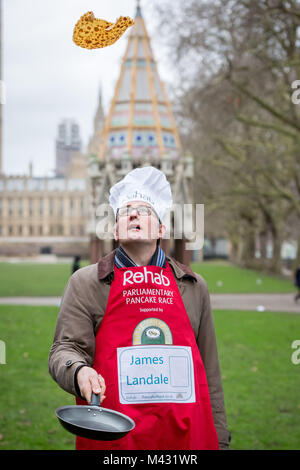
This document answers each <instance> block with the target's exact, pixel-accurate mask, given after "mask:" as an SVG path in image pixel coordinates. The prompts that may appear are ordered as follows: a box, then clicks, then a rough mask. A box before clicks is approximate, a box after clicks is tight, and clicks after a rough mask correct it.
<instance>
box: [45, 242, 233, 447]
mask: <svg viewBox="0 0 300 470" xmlns="http://www.w3.org/2000/svg"><path fill="white" fill-rule="evenodd" d="M114 253H115V252H114V251H113V252H111V253H109V254H108V255H107V256H105V257H104V258H102V259H100V261H99V262H98V263H97V264H93V265H89V266H86V267H84V268H81V269H79V270H78V271H76V272H75V273H74V274H73V275H72V276H71V277H70V279H69V281H68V284H67V286H66V289H65V291H64V294H63V297H62V301H61V306H60V311H59V315H58V319H57V325H56V330H55V336H54V342H53V345H52V347H51V351H50V355H49V372H50V374H51V376H52V377H53V379H54V380H55V381H56V382H57V383H58V384H59V385H60V387H62V388H63V389H64V390H66V391H67V392H69V393H72V394H73V395H77V392H76V389H75V383H74V375H75V371H76V369H77V367H78V366H79V365H80V364H86V365H88V366H92V365H93V362H94V354H95V335H96V332H97V330H98V328H99V325H100V322H101V320H102V318H103V315H104V312H105V308H106V304H107V300H108V294H109V290H110V285H111V282H112V279H113V269H114ZM167 260H168V262H169V264H170V266H171V268H172V271H173V274H174V276H175V280H176V282H177V285H178V288H179V291H180V294H181V297H182V300H183V303H184V305H185V308H186V311H187V314H188V316H189V319H190V322H191V325H192V328H193V331H194V333H195V338H196V341H197V344H198V347H199V351H200V354H201V357H202V361H203V363H204V367H205V371H206V377H207V382H208V387H209V393H210V400H211V406H212V413H213V418H214V424H215V428H216V431H217V434H218V439H219V446H220V448H222V449H226V448H227V447H228V446H229V442H230V432H229V431H228V429H227V423H226V414H225V405H224V397H223V389H222V381H221V373H220V368H219V360H218V352H217V344H216V337H215V330H214V324H213V317H212V312H211V307H210V298H209V293H208V290H207V285H206V282H205V281H204V279H203V278H202V277H201V276H200V275H199V274H196V273H194V272H193V271H191V269H190V268H189V267H188V266H185V265H182V264H181V263H179V262H178V261H175V260H174V259H172V258H169V257H168V256H167ZM104 379H105V377H104Z"/></svg>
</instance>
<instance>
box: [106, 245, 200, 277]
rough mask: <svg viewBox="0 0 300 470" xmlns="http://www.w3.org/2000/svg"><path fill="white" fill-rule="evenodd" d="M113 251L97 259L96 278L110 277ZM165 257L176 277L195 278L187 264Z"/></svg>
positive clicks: (113, 256)
mask: <svg viewBox="0 0 300 470" xmlns="http://www.w3.org/2000/svg"><path fill="white" fill-rule="evenodd" d="M115 252H116V250H113V251H111V252H110V253H108V255H106V256H104V257H103V258H101V259H100V260H99V261H98V263H97V265H98V266H97V267H98V279H100V280H105V279H107V280H108V281H109V280H110V279H112V277H113V272H114V259H115ZM166 258H167V261H168V263H169V264H170V266H171V268H172V270H173V273H174V274H175V276H176V277H177V279H182V278H183V277H188V278H192V279H194V280H195V281H196V280H197V277H196V275H195V273H194V272H193V271H192V270H191V269H190V268H189V267H188V266H186V265H185V264H181V263H179V261H175V260H174V259H173V258H171V257H170V256H167V257H166Z"/></svg>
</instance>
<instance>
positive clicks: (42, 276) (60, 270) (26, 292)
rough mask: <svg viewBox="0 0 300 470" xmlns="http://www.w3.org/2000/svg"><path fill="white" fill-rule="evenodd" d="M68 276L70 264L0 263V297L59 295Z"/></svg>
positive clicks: (83, 264)
mask: <svg viewBox="0 0 300 470" xmlns="http://www.w3.org/2000/svg"><path fill="white" fill-rule="evenodd" d="M87 264H88V262H87V261H85V262H81V264H80V266H81V267H83V266H85V265H87ZM70 276H71V264H63V263H57V264H37V263H35V264H34V263H17V264H13V263H0V297H10V296H21V297H22V296H46V297H47V296H61V295H62V293H63V291H64V288H65V286H66V283H67V281H68V279H69V277H70Z"/></svg>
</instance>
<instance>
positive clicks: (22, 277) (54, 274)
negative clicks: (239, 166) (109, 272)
mask: <svg viewBox="0 0 300 470" xmlns="http://www.w3.org/2000/svg"><path fill="white" fill-rule="evenodd" d="M87 264H88V262H87V261H85V262H82V263H81V266H84V265H87ZM192 269H194V270H195V271H196V272H198V273H199V274H201V275H202V276H203V277H204V279H205V280H206V282H207V284H208V287H209V291H210V293H271V292H279V293H284V292H287V293H290V292H295V287H294V286H293V283H292V282H291V281H289V280H286V279H281V278H280V277H276V276H269V275H263V274H261V273H258V272H256V271H252V270H250V269H241V268H238V267H235V266H232V265H230V264H229V263H227V262H219V263H216V262H204V263H193V264H192ZM70 275H71V266H70V265H69V264H33V263H31V264H30V263H18V264H12V263H0V297H9V296H61V295H62V293H63V291H64V288H65V286H66V283H67V281H68V279H69V277H70ZM220 281H221V282H222V285H219V284H220Z"/></svg>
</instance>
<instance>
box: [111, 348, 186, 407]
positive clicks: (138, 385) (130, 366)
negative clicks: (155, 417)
mask: <svg viewBox="0 0 300 470" xmlns="http://www.w3.org/2000/svg"><path fill="white" fill-rule="evenodd" d="M117 352H118V380H119V395H120V403H122V404H125V405H126V404H134V403H163V402H168V403H194V402H195V384H194V366H193V358H192V351H191V348H190V347H188V346H171V345H168V346H164V345H144V346H130V347H125V348H117Z"/></svg>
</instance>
